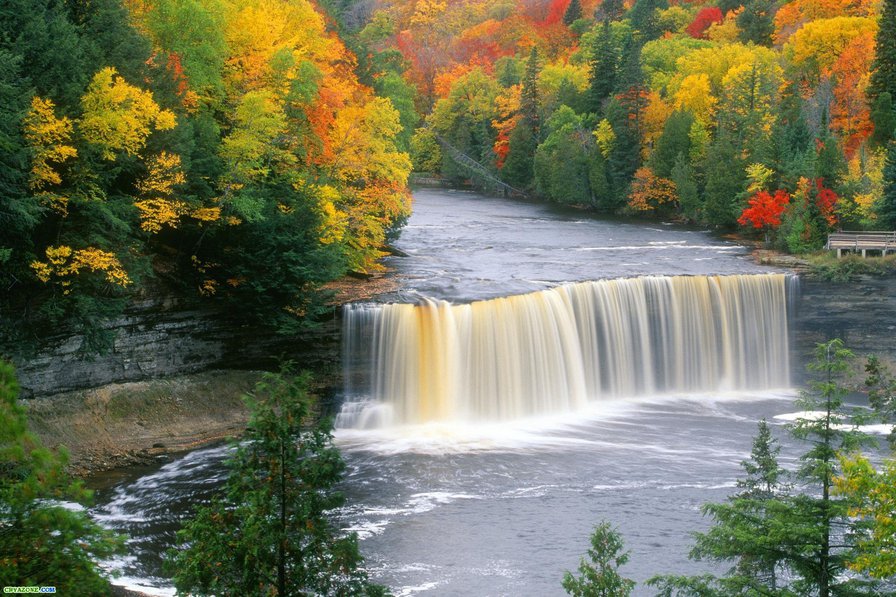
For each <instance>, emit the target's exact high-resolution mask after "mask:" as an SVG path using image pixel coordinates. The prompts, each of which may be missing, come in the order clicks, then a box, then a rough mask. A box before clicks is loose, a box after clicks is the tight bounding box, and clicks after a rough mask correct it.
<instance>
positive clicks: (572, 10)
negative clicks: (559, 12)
mask: <svg viewBox="0 0 896 597" xmlns="http://www.w3.org/2000/svg"><path fill="white" fill-rule="evenodd" d="M581 18H582V4H581V2H579V0H571V1H570V3H569V6H567V7H566V12H564V13H563V23H564V24H566V26H567V27H569V26H570V25H572V24H573V23H575V22H576V21H578V20H579V19H581Z"/></svg>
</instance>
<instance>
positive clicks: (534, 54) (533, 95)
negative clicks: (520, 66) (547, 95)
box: [520, 46, 540, 136]
mask: <svg viewBox="0 0 896 597" xmlns="http://www.w3.org/2000/svg"><path fill="white" fill-rule="evenodd" d="M539 70H540V69H539V64H538V48H537V47H535V46H532V50H531V51H530V52H529V60H528V61H527V62H526V72H525V74H524V75H523V89H522V91H521V92H520V115H521V116H522V117H523V121H524V122H525V123H526V124H527V125H528V126H529V128H531V129H532V131H533V132H534V133H535V134H536V136H537V135H538V128H539V124H540V117H539V105H538V73H539Z"/></svg>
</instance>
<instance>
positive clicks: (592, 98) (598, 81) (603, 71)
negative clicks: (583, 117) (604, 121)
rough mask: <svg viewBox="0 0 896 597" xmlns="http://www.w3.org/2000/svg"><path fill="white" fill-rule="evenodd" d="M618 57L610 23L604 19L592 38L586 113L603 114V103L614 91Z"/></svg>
mask: <svg viewBox="0 0 896 597" xmlns="http://www.w3.org/2000/svg"><path fill="white" fill-rule="evenodd" d="M618 62H619V59H618V56H617V54H616V46H615V44H614V43H613V35H612V33H611V31H610V21H609V20H607V19H604V22H603V25H601V28H600V31H598V32H597V33H596V35H595V36H594V45H592V46H591V56H590V59H589V61H588V73H589V87H588V111H589V112H591V113H593V114H597V115H600V114H603V109H604V102H605V101H606V100H607V98H609V97H610V95H612V93H613V91H614V90H615V89H616V77H617V69H618Z"/></svg>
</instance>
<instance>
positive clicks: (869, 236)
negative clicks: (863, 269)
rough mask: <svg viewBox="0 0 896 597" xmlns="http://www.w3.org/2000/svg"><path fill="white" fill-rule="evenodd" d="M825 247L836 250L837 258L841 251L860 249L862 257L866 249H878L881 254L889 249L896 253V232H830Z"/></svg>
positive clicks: (856, 250) (855, 251)
mask: <svg viewBox="0 0 896 597" xmlns="http://www.w3.org/2000/svg"><path fill="white" fill-rule="evenodd" d="M825 248H826V249H828V250H829V251H834V250H836V251H837V257H838V258H839V257H841V256H842V255H843V251H852V252H853V253H858V252H859V251H861V252H862V257H865V256H867V252H868V251H880V254H881V255H886V254H887V253H888V252H890V251H892V252H894V253H896V232H832V233H831V234H829V235H828V244H827V245H825Z"/></svg>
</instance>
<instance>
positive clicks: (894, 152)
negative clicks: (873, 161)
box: [875, 141, 896, 230]
mask: <svg viewBox="0 0 896 597" xmlns="http://www.w3.org/2000/svg"><path fill="white" fill-rule="evenodd" d="M875 212H876V213H877V221H878V223H879V224H880V227H881V228H883V229H885V230H896V141H890V144H889V145H888V146H887V161H886V165H884V194H883V196H882V197H881V198H880V199H879V200H878V202H877V204H876V205H875Z"/></svg>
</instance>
